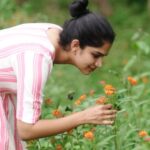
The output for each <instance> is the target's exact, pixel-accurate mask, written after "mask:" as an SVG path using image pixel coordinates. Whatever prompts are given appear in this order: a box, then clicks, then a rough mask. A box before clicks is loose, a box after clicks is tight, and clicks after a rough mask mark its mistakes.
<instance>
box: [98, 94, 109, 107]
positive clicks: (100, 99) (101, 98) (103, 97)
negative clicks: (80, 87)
mask: <svg viewBox="0 0 150 150" xmlns="http://www.w3.org/2000/svg"><path fill="white" fill-rule="evenodd" d="M106 101H107V99H106V97H105V96H102V97H100V98H99V99H98V100H96V104H100V105H101V104H105V103H106Z"/></svg>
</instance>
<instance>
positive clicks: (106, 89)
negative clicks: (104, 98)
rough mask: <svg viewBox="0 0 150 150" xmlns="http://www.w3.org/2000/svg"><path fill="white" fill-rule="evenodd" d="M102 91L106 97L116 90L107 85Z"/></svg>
mask: <svg viewBox="0 0 150 150" xmlns="http://www.w3.org/2000/svg"><path fill="white" fill-rule="evenodd" d="M104 91H105V94H106V95H113V94H114V93H115V92H116V89H115V88H114V87H113V86H112V85H110V84H107V85H105V87H104Z"/></svg>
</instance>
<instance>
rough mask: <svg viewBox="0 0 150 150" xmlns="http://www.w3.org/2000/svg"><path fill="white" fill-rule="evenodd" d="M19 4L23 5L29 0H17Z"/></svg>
mask: <svg viewBox="0 0 150 150" xmlns="http://www.w3.org/2000/svg"><path fill="white" fill-rule="evenodd" d="M15 1H16V3H17V4H18V5H22V4H23V3H24V2H26V1H27V0H15Z"/></svg>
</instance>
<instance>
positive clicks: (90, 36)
mask: <svg viewBox="0 0 150 150" xmlns="http://www.w3.org/2000/svg"><path fill="white" fill-rule="evenodd" d="M87 6H88V0H75V1H74V2H73V3H71V5H70V6H69V10H70V14H71V16H72V18H71V19H70V20H68V21H66V22H65V23H64V26H63V31H62V32H61V33H60V44H61V46H62V47H63V48H64V49H66V48H67V46H69V44H70V43H71V41H72V40H73V39H78V40H79V42H80V47H81V48H84V47H86V46H92V47H101V46H103V44H104V42H109V43H110V44H112V43H113V41H114V38H115V33H114V31H113V29H112V27H111V25H110V24H109V23H108V21H107V20H106V19H105V18H104V17H103V16H101V15H100V14H96V13H93V12H90V11H89V10H88V9H87Z"/></svg>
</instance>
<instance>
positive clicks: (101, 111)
mask: <svg viewBox="0 0 150 150" xmlns="http://www.w3.org/2000/svg"><path fill="white" fill-rule="evenodd" d="M111 108H112V106H111V105H99V106H94V107H91V108H88V109H85V110H83V111H81V112H77V113H74V114H71V115H69V116H66V117H63V118H59V119H53V120H39V121H37V122H36V123H35V124H28V123H24V122H22V121H20V120H18V121H17V128H18V133H19V135H20V137H21V138H22V139H23V140H31V139H36V138H41V137H47V136H50V135H55V134H59V133H62V132H65V131H68V130H70V129H72V128H74V127H77V126H79V125H81V124H86V123H90V124H101V125H111V124H112V123H113V121H112V120H113V119H114V118H115V113H116V111H115V110H112V109H111Z"/></svg>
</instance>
